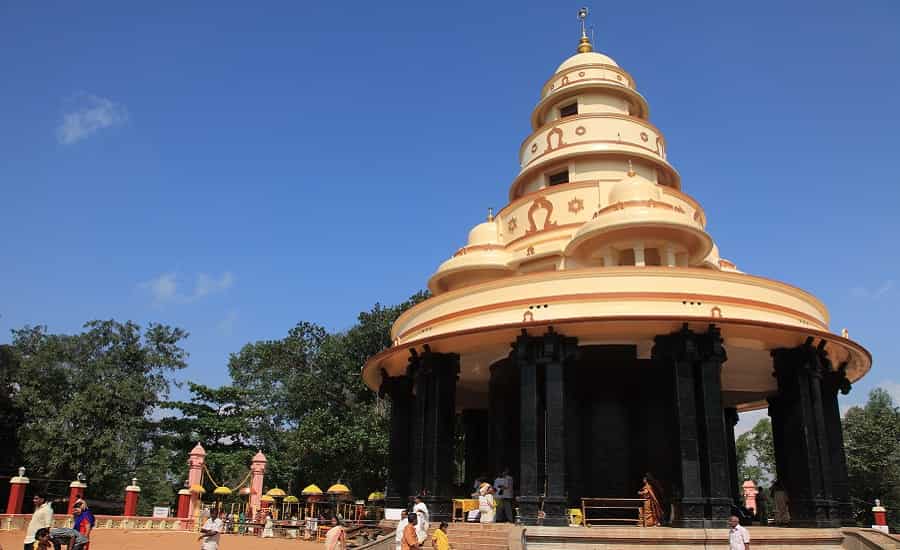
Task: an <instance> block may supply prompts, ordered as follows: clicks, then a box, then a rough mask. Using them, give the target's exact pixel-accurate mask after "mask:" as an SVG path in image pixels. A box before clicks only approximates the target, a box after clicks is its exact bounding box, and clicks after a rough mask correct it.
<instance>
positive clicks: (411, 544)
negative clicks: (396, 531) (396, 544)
mask: <svg viewBox="0 0 900 550" xmlns="http://www.w3.org/2000/svg"><path fill="white" fill-rule="evenodd" d="M417 516H418V515H417V514H409V516H407V519H408V520H409V523H407V524H406V527H404V528H403V538H401V539H400V550H419V535H418V534H417V533H416V521H417V520H416V518H417Z"/></svg>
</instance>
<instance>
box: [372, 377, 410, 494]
mask: <svg viewBox="0 0 900 550" xmlns="http://www.w3.org/2000/svg"><path fill="white" fill-rule="evenodd" d="M379 395H380V396H381V397H384V396H388V397H389V398H390V400H391V436H390V451H389V452H390V474H389V476H388V482H387V494H386V495H385V504H386V505H387V506H388V507H390V508H401V507H404V506H406V503H407V501H408V499H409V495H410V458H411V457H410V448H411V445H410V444H411V439H412V438H411V427H412V423H411V421H412V413H413V395H412V379H411V378H410V377H409V376H407V375H406V374H404V375H402V376H388V374H387V372H385V371H384V370H383V369H382V371H381V387H380V388H379Z"/></svg>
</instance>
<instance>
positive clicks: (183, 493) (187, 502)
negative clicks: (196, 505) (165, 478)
mask: <svg viewBox="0 0 900 550" xmlns="http://www.w3.org/2000/svg"><path fill="white" fill-rule="evenodd" d="M190 509H191V490H190V489H182V490H180V491H178V511H177V512H176V514H175V517H179V518H182V519H187V518H188V517H189V511H190Z"/></svg>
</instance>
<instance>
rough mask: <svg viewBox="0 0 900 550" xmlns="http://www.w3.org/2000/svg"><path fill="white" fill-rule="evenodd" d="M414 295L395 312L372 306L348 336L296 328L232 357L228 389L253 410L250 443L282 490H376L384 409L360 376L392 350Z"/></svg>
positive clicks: (383, 452) (382, 473)
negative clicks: (336, 486) (257, 414)
mask: <svg viewBox="0 0 900 550" xmlns="http://www.w3.org/2000/svg"><path fill="white" fill-rule="evenodd" d="M427 296H428V294H427V293H425V292H420V293H418V294H416V295H414V296H412V297H411V298H410V299H409V300H406V301H405V302H403V303H401V304H398V305H396V306H390V307H386V306H382V305H380V304H376V305H375V306H374V307H373V308H372V309H371V310H369V311H365V312H362V313H360V314H359V317H358V319H357V323H356V324H355V325H354V326H353V327H351V328H350V329H348V330H346V331H343V332H338V333H332V334H329V333H327V332H326V331H325V330H324V329H323V328H321V327H319V326H318V325H314V324H312V323H306V322H302V323H299V324H298V325H297V326H296V327H294V328H293V329H291V331H290V332H289V333H288V335H287V336H286V337H285V338H284V339H281V340H270V341H262V342H255V343H251V344H247V345H246V346H244V347H243V348H242V349H241V350H240V351H239V352H238V353H235V354H233V355H232V356H231V359H230V361H229V372H230V374H231V377H232V384H233V385H234V386H237V387H240V388H241V389H242V390H244V391H246V392H247V396H248V397H247V399H248V402H249V403H251V404H252V406H253V407H256V408H259V409H260V410H265V411H267V414H266V415H263V417H261V418H259V419H256V420H254V422H259V424H258V425H257V426H256V428H255V429H254V433H255V436H256V440H255V443H256V444H257V445H258V446H259V447H260V448H261V449H263V451H264V452H265V453H266V456H267V457H268V458H269V460H270V463H269V467H268V472H267V474H266V475H267V478H268V479H270V480H272V482H273V484H274V483H279V484H281V485H282V486H284V485H288V484H291V485H293V486H294V487H301V486H303V485H305V484H308V483H318V484H330V483H333V482H334V481H336V480H337V479H341V480H342V481H344V482H346V483H349V484H350V486H351V488H353V489H354V490H355V491H357V492H358V493H360V494H362V493H363V492H365V491H370V490H373V489H377V488H382V486H383V484H384V480H385V478H386V472H387V440H388V435H387V434H388V413H389V409H388V403H386V402H385V401H382V400H380V399H379V398H378V396H377V394H376V393H375V392H372V391H371V390H369V389H368V388H366V387H365V385H364V384H363V383H362V379H361V377H360V374H359V373H360V369H361V368H362V366H363V364H364V363H365V361H366V360H367V359H368V358H369V357H371V356H372V355H374V354H376V353H378V352H380V351H382V350H383V349H385V348H387V347H389V346H390V345H391V339H390V327H391V325H392V324H393V323H394V321H395V320H396V319H397V317H398V316H399V315H400V314H401V313H402V312H403V311H405V310H406V309H408V308H409V307H411V306H413V305H415V304H417V303H419V302H421V301H422V300H424V299H425V298H426V297H427Z"/></svg>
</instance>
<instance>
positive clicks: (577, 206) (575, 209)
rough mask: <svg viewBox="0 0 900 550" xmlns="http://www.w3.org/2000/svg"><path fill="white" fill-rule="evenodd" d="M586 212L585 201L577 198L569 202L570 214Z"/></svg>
mask: <svg viewBox="0 0 900 550" xmlns="http://www.w3.org/2000/svg"><path fill="white" fill-rule="evenodd" d="M582 210H584V201H583V200H581V199H579V198H578V197H575V198H574V199H572V200H570V201H569V212H571V213H573V214H577V213H579V212H581V211H582Z"/></svg>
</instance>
